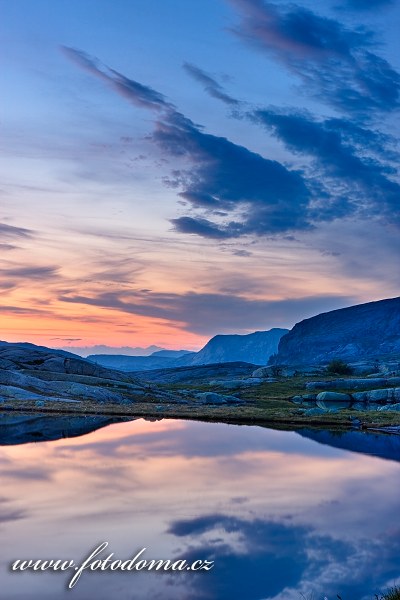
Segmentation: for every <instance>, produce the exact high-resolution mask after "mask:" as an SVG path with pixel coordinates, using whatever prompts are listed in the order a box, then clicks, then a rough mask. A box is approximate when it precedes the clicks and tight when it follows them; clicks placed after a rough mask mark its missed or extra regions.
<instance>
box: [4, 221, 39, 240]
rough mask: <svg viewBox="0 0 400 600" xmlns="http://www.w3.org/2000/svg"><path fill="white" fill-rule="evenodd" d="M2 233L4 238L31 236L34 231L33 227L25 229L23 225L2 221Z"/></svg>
mask: <svg viewBox="0 0 400 600" xmlns="http://www.w3.org/2000/svg"><path fill="white" fill-rule="evenodd" d="M0 235H1V237H2V238H3V239H9V238H30V237H32V235H33V231H32V230H31V229H24V228H23V227H14V226H12V225H6V223H0Z"/></svg>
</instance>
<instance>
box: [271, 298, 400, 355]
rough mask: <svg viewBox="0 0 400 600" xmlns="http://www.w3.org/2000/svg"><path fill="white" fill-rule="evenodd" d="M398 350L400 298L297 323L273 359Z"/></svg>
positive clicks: (361, 305)
mask: <svg viewBox="0 0 400 600" xmlns="http://www.w3.org/2000/svg"><path fill="white" fill-rule="evenodd" d="M396 354H400V298H392V299H389V300H380V301H378V302H368V303H367V304H358V305H356V306H351V307H349V308H342V309H339V310H333V311H330V312H327V313H322V314H320V315H317V316H315V317H311V318H310V319H305V320H304V321H300V322H299V323H297V324H296V325H295V326H294V327H293V329H292V330H291V331H290V332H289V333H288V334H287V335H285V336H283V337H282V339H281V340H280V343H279V349H278V355H277V357H276V358H275V362H276V363H279V364H291V365H304V364H324V363H325V364H326V363H328V362H329V361H330V360H332V359H333V358H340V359H342V360H345V361H354V360H360V359H375V358H379V357H383V356H389V355H392V356H393V355H396Z"/></svg>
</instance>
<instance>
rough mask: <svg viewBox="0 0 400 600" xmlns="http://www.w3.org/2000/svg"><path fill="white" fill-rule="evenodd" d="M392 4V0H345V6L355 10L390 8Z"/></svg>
mask: <svg viewBox="0 0 400 600" xmlns="http://www.w3.org/2000/svg"><path fill="white" fill-rule="evenodd" d="M393 3H394V0H367V1H366V0H347V5H348V7H350V8H353V9H355V10H374V9H376V8H381V7H382V8H383V7H385V6H390V5H392V4H393Z"/></svg>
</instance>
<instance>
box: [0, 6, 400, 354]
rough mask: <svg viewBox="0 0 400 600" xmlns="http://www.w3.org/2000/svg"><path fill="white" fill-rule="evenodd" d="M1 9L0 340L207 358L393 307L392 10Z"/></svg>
mask: <svg viewBox="0 0 400 600" xmlns="http://www.w3.org/2000/svg"><path fill="white" fill-rule="evenodd" d="M1 5H2V14H3V18H2V24H1V30H2V37H3V45H4V48H5V52H4V53H3V56H2V58H1V62H2V66H1V72H2V78H3V82H2V90H3V109H2V118H1V128H2V135H1V138H2V141H1V154H2V165H3V167H2V185H1V194H2V211H1V215H0V233H1V240H0V245H1V250H2V252H1V259H0V260H1V262H2V264H1V265H0V267H1V279H0V287H1V289H2V298H1V305H2V317H1V320H2V328H3V332H4V333H3V337H5V338H6V339H9V340H10V341H17V340H21V339H24V340H29V341H33V342H35V341H36V342H40V343H46V344H48V345H53V346H61V345H64V346H65V345H68V344H69V343H71V344H73V345H74V346H76V345H83V346H84V345H91V344H94V343H103V344H104V343H106V344H109V345H132V346H136V345H140V344H143V345H148V344H150V343H156V344H158V345H163V346H167V347H181V346H183V345H184V346H186V347H190V348H197V347H199V346H201V344H202V343H203V342H204V341H205V340H206V339H207V338H208V337H210V336H211V335H213V334H215V333H224V332H226V333H234V332H237V333H245V332H248V331H252V330H255V329H268V328H270V327H273V326H289V327H290V326H292V325H293V324H294V323H295V322H296V321H298V320H300V319H302V318H304V317H308V316H311V315H312V314H316V313H318V312H322V311H325V310H330V309H333V308H338V307H341V306H348V305H350V304H353V303H358V302H366V301H369V300H377V299H380V298H384V297H393V296H396V295H398V282H399V281H398V279H399V270H398V267H397V262H398V250H399V235H398V221H399V208H398V206H399V204H398V202H399V200H398V198H399V190H400V187H399V179H398V173H397V164H398V123H399V103H400V95H399V94H400V75H399V71H400V65H399V56H400V53H399V47H398V46H399V42H398V39H397V30H398V23H399V17H400V8H399V6H398V5H396V3H395V2H390V1H389V0H386V1H385V0H374V2H369V3H368V7H369V8H367V9H366V8H365V5H366V3H365V2H360V1H358V0H342V1H340V0H338V1H335V0H332V1H329V2H328V1H321V2H318V3H315V2H314V3H311V2H305V1H301V2H298V3H286V2H280V1H279V2H262V1H261V0H217V1H216V0H212V1H211V0H205V1H202V2H200V1H199V2H197V1H193V2H190V3H189V2H184V1H183V0H182V1H177V0H173V1H170V2H168V3H162V2H159V1H157V2H156V1H155V0H149V1H147V2H146V3H143V2H137V1H132V2H128V1H122V0H120V1H118V0H117V1H114V2H110V1H106V0H96V1H94V0H93V1H88V0H85V1H84V2H78V1H76V0H73V1H68V2H67V1H64V0H60V1H59V2H57V3H54V2H50V1H49V0H36V1H35V2H34V3H33V2H30V1H28V0H15V1H14V2H10V1H5V0H3V1H2V2H1Z"/></svg>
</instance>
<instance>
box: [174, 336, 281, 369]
mask: <svg viewBox="0 0 400 600" xmlns="http://www.w3.org/2000/svg"><path fill="white" fill-rule="evenodd" d="M286 332H287V329H277V328H275V329H270V330H269V331H256V332H255V333H249V334H248V335H216V336H215V337H213V338H211V340H210V341H209V342H208V343H207V344H206V345H205V346H204V348H202V349H201V350H200V351H199V352H197V353H196V354H194V355H191V356H188V357H183V359H180V360H181V361H182V362H181V364H185V365H206V364H213V363H223V362H238V361H239V362H240V361H243V362H248V363H253V364H255V365H265V364H267V361H268V359H269V357H270V356H271V354H274V353H275V352H276V351H277V349H278V343H279V340H280V339H281V337H282V336H283V335H284V334H285V333H286ZM183 361H185V362H183Z"/></svg>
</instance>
